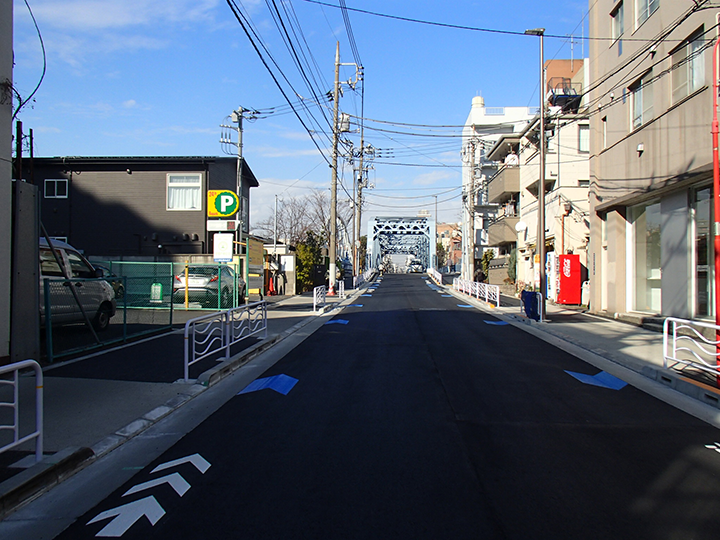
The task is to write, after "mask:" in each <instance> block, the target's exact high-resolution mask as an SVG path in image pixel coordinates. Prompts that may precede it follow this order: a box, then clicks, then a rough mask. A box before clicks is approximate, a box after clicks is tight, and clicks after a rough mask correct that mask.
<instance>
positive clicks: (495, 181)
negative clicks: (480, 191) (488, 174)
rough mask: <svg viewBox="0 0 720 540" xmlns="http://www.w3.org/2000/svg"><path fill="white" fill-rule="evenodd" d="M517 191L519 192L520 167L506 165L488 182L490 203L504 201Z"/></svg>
mask: <svg viewBox="0 0 720 540" xmlns="http://www.w3.org/2000/svg"><path fill="white" fill-rule="evenodd" d="M518 193H520V167H517V166H511V165H506V166H505V167H503V168H502V169H500V170H499V171H498V172H497V174H496V175H495V176H493V177H492V178H491V179H490V182H489V183H488V201H489V202H490V203H494V204H501V203H504V202H505V201H507V200H509V199H510V198H512V197H513V196H516V195H517V194H518ZM515 198H516V199H517V197H515Z"/></svg>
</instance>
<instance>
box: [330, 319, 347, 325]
mask: <svg viewBox="0 0 720 540" xmlns="http://www.w3.org/2000/svg"><path fill="white" fill-rule="evenodd" d="M349 322H350V321H348V320H346V319H333V320H332V321H328V322H326V323H325V324H326V325H327V324H347V323H349Z"/></svg>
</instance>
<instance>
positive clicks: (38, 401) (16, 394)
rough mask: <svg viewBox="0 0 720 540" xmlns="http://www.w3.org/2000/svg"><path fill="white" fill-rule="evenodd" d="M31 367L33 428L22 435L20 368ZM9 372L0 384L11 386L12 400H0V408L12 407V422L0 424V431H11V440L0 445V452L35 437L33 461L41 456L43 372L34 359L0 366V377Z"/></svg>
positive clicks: (0, 380)
mask: <svg viewBox="0 0 720 540" xmlns="http://www.w3.org/2000/svg"><path fill="white" fill-rule="evenodd" d="M27 368H32V369H33V370H34V371H35V430H34V431H33V432H32V433H29V434H28V435H25V436H24V437H21V436H20V388H19V387H20V370H22V369H27ZM8 373H10V374H11V377H10V379H9V380H8V379H5V378H2V379H0V385H7V386H10V387H12V400H10V401H0V408H9V409H12V417H13V419H12V422H11V423H9V424H0V431H11V432H12V439H13V440H12V442H10V443H8V444H6V445H4V446H2V447H0V454H2V453H3V452H5V451H7V450H10V449H12V448H17V447H18V446H20V445H21V444H23V443H26V442H28V441H30V440H32V439H35V461H36V462H38V461H41V460H42V458H43V373H42V369H41V368H40V364H38V363H37V362H36V361H35V360H23V361H21V362H15V363H14V364H9V365H7V366H2V367H0V377H4V376H5V375H7V374H8Z"/></svg>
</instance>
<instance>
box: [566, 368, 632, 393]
mask: <svg viewBox="0 0 720 540" xmlns="http://www.w3.org/2000/svg"><path fill="white" fill-rule="evenodd" d="M565 373H567V374H568V375H572V376H573V377H575V378H576V379H577V380H578V381H580V382H581V383H584V384H589V385H592V386H599V387H600V388H609V389H610V390H621V389H623V388H625V387H626V386H627V383H626V382H625V381H623V380H622V379H618V378H617V377H614V376H613V375H610V374H609V373H607V372H605V371H601V372H600V373H598V374H597V375H586V374H585V373H576V372H574V371H568V370H567V369H566V370H565Z"/></svg>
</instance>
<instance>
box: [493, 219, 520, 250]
mask: <svg viewBox="0 0 720 540" xmlns="http://www.w3.org/2000/svg"><path fill="white" fill-rule="evenodd" d="M518 221H520V217H519V216H504V217H501V218H498V219H497V220H496V221H495V222H493V223H491V224H490V225H489V226H488V245H489V246H501V245H503V244H514V243H515V242H517V231H516V230H515V225H517V223H518Z"/></svg>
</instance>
